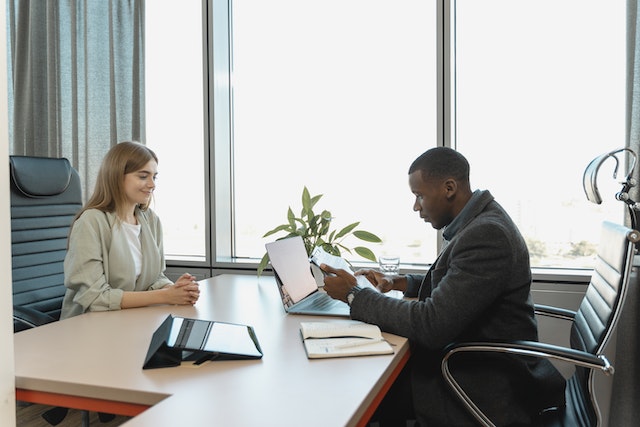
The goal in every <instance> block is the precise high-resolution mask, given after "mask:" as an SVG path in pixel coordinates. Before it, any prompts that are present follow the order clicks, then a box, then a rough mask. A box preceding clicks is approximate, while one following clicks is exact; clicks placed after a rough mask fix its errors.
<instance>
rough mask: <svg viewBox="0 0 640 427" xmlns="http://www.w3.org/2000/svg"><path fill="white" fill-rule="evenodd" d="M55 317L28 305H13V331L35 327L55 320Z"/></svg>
mask: <svg viewBox="0 0 640 427" xmlns="http://www.w3.org/2000/svg"><path fill="white" fill-rule="evenodd" d="M55 321H56V319H54V318H53V317H51V316H49V315H48V314H46V313H43V312H41V311H38V310H35V309H33V308H29V307H20V306H16V305H14V306H13V329H14V332H19V331H23V330H25V329H31V328H35V327H37V326H42V325H45V324H47V323H51V322H55Z"/></svg>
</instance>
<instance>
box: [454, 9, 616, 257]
mask: <svg viewBox="0 0 640 427" xmlns="http://www.w3.org/2000/svg"><path fill="white" fill-rule="evenodd" d="M455 28H456V32H455V40H456V43H455V46H456V55H455V63H456V68H455V71H456V73H455V76H456V80H455V86H456V97H455V105H456V109H455V111H456V121H455V122H456V146H457V149H459V150H460V151H461V152H462V153H464V154H465V155H466V156H467V158H468V159H469V161H470V162H471V164H472V185H475V186H478V187H483V188H488V189H490V191H491V192H492V194H493V195H494V196H495V197H496V199H497V200H498V201H499V202H500V203H501V204H502V205H503V206H504V207H505V209H506V210H507V211H508V212H509V213H510V214H511V216H512V217H513V219H514V220H515V221H516V223H517V224H518V227H519V228H520V230H521V232H522V233H523V235H524V236H525V239H526V240H527V243H528V245H529V249H530V252H531V256H532V265H533V266H537V267H569V268H571V267H576V268H583V267H591V266H592V260H593V256H594V253H595V246H596V244H597V243H598V239H599V237H600V236H599V226H598V224H600V222H601V221H602V220H603V219H609V220H613V221H615V222H620V221H622V220H623V218H622V215H623V212H624V208H623V205H622V204H621V203H620V202H617V201H615V200H614V195H615V193H616V192H618V191H620V189H621V186H620V185H617V184H616V182H615V181H614V180H613V179H611V178H612V175H613V166H614V163H615V162H613V161H611V162H610V163H605V164H604V165H603V166H602V169H601V173H600V174H599V181H602V182H599V187H600V191H601V195H602V197H603V200H604V202H603V204H602V205H595V204H592V203H589V202H587V200H586V197H585V195H584V191H583V188H582V173H583V171H584V169H585V168H586V166H587V164H588V163H589V162H590V161H591V160H592V159H593V158H595V157H597V156H598V155H600V154H603V153H605V152H608V151H612V150H614V149H617V148H622V147H624V145H625V110H624V109H625V77H624V76H625V74H624V73H625V2H624V1H622V0H616V1H608V2H604V1H601V0H561V1H558V0H546V1H540V0H519V1H512V0H483V1H477V0H458V1H457V2H456V26H455ZM609 167H611V170H609ZM620 169H621V170H620V171H619V174H620V176H623V175H624V173H625V171H624V167H623V166H621V168H620Z"/></svg>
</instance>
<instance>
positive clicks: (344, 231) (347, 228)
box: [336, 222, 360, 239]
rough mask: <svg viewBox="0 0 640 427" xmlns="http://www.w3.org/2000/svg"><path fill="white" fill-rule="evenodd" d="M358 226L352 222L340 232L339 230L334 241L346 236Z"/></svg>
mask: <svg viewBox="0 0 640 427" xmlns="http://www.w3.org/2000/svg"><path fill="white" fill-rule="evenodd" d="M359 224H360V223H359V222H354V223H353V224H349V225H347V226H346V227H344V228H343V229H342V230H340V232H339V233H338V234H337V235H336V239H339V238H340V237H344V236H346V235H347V234H349V233H350V232H351V230H353V229H354V228H356V227H357V226H358V225H359Z"/></svg>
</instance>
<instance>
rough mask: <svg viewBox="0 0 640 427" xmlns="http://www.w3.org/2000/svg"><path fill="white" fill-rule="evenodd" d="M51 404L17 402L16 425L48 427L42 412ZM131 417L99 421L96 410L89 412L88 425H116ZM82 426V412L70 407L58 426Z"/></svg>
mask: <svg viewBox="0 0 640 427" xmlns="http://www.w3.org/2000/svg"><path fill="white" fill-rule="evenodd" d="M50 408H51V406H46V405H36V404H25V403H20V402H19V403H18V404H17V405H16V426H17V427H50V426H51V424H49V423H48V422H46V421H45V420H44V419H43V418H42V414H43V413H44V412H45V411H47V410H48V409H50ZM130 418H131V417H125V416H116V418H115V419H114V420H113V421H109V422H108V423H103V422H100V420H99V419H98V413H97V412H90V413H89V425H90V426H91V427H117V426H119V425H122V424H123V423H124V422H125V421H127V420H129V419H130ZM80 426H82V413H81V412H80V411H78V410H75V409H70V410H69V413H68V414H67V416H66V417H65V418H64V420H63V421H62V422H61V423H60V424H58V427H80Z"/></svg>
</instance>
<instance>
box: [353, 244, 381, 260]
mask: <svg viewBox="0 0 640 427" xmlns="http://www.w3.org/2000/svg"><path fill="white" fill-rule="evenodd" d="M353 250H354V251H356V253H357V254H358V255H360V256H361V257H362V258H365V259H368V260H369V261H373V262H376V261H377V259H376V256H375V254H374V253H373V252H372V251H371V249H369V248H365V247H362V246H356V247H355V248H353Z"/></svg>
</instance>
